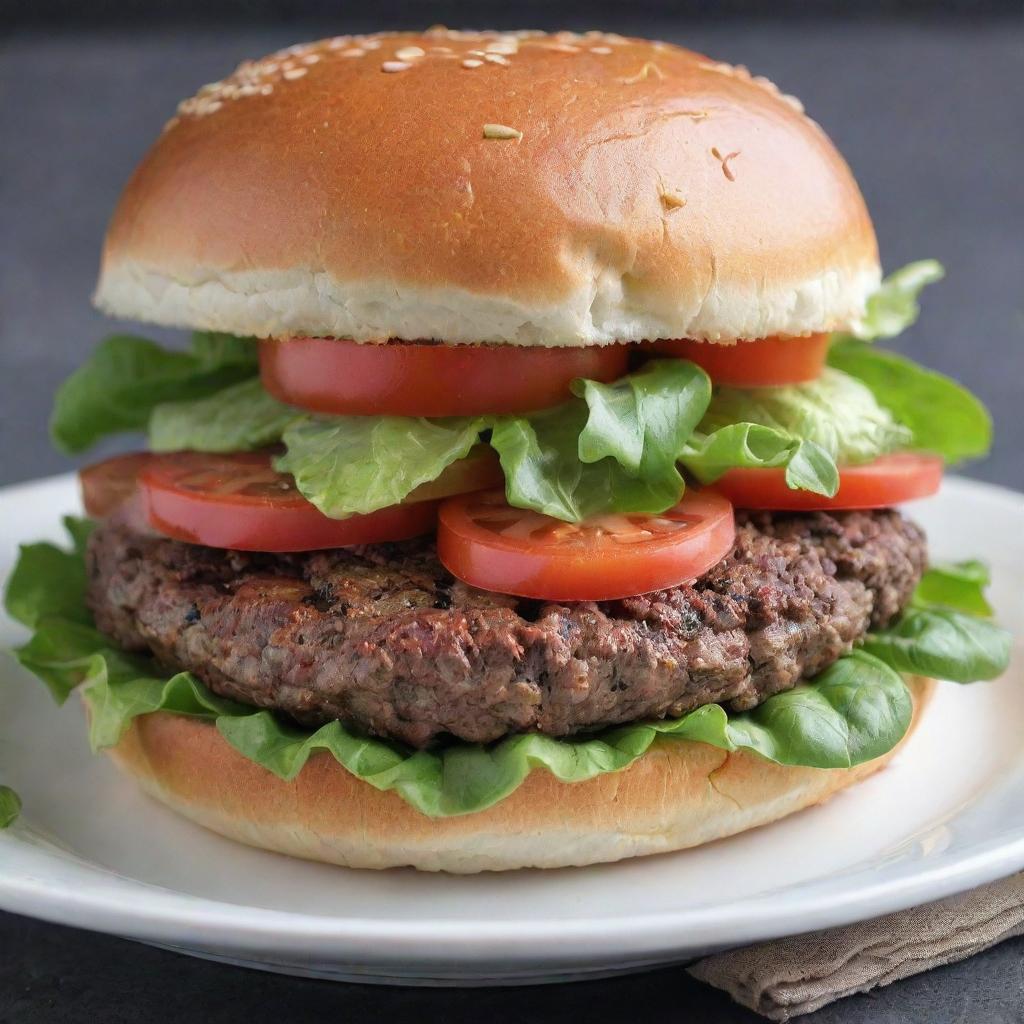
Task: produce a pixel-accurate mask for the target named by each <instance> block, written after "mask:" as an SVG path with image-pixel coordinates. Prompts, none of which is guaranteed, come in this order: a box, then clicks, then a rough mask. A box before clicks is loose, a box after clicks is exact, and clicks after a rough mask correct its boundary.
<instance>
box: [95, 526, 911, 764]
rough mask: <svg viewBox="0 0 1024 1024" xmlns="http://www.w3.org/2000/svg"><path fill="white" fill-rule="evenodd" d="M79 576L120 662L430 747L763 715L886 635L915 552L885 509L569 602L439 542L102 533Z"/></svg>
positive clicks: (741, 543) (774, 536) (743, 532)
mask: <svg viewBox="0 0 1024 1024" xmlns="http://www.w3.org/2000/svg"><path fill="white" fill-rule="evenodd" d="M88 561H89V603H90V606H91V608H92V610H93V612H94V614H95V617H96V623H97V625H98V627H99V628H100V629H101V630H102V631H103V632H104V633H106V634H108V635H110V636H111V637H113V638H114V639H115V640H116V641H117V642H118V643H119V644H120V645H121V646H122V647H124V648H127V649H130V650H148V651H151V652H152V653H153V654H155V655H156V657H157V658H158V659H159V660H160V661H161V662H163V663H164V664H166V665H167V666H169V667H171V668H174V669H187V670H189V671H191V672H193V673H195V675H197V676H198V677H199V678H200V679H202V680H203V681H204V682H205V683H206V684H207V685H208V686H209V687H210V688H211V689H212V690H213V691H215V692H216V693H219V694H221V695H222V696H225V697H232V698H234V699H236V700H239V701H243V702H245V703H248V704H252V705H257V706H259V707H267V708H274V709H276V710H278V711H280V712H284V713H286V714H287V715H290V716H292V717H293V718H295V719H297V720H298V721H299V722H302V723H305V724H308V725H315V724H318V723H321V722H325V721H329V720H331V719H340V720H341V721H342V722H345V723H347V724H349V725H352V726H355V727H357V728H358V729H361V730H365V731H367V732H369V733H372V734H375V735H378V736H387V737H392V738H395V739H398V740H401V741H403V742H405V743H407V744H410V745H412V746H414V747H422V746H425V745H427V744H429V743H430V742H431V741H432V740H434V739H436V738H437V737H440V736H444V735H447V734H450V735H453V736H457V737H459V738H460V739H463V740H469V741H480V742H486V741H490V740H495V739H498V738H499V737H501V736H504V735H506V734H508V733H515V732H523V731H527V730H538V731H540V732H543V733H547V734H549V735H552V736H565V735H570V734H572V733H575V732H578V731H580V730H585V729H593V728H596V727H599V726H605V725H613V724H620V723H623V722H630V721H635V720H637V719H644V718H661V717H666V716H668V717H676V716H679V715H682V714H684V713H685V712H687V711H690V710H692V709H693V708H696V707H700V706H701V705H703V704H710V703H724V704H727V705H728V706H729V707H730V708H731V709H733V710H744V709H747V708H751V707H754V706H755V705H757V704H759V703H760V702H761V701H763V700H764V699H765V698H766V697H769V696H770V695H771V694H773V693H778V692H779V691H781V690H786V689H789V688H790V687H792V686H795V685H796V684H797V683H798V682H799V681H800V680H801V679H802V678H805V677H808V676H812V675H814V674H815V673H816V672H819V671H821V670H822V669H824V668H825V667H827V666H828V665H829V664H831V663H832V662H833V661H835V660H836V659H837V658H838V657H839V656H840V655H841V654H843V653H844V652H845V651H848V650H849V649H850V647H851V645H852V644H853V642H854V641H855V640H857V639H858V638H859V637H860V636H862V635H863V634H864V633H865V632H866V631H867V630H868V629H869V628H870V627H873V626H884V625H885V624H887V623H888V622H889V621H891V620H892V619H893V618H894V617H895V616H896V615H897V614H898V613H899V612H900V611H901V609H902V608H903V606H904V605H905V603H906V602H907V600H908V599H909V597H910V594H911V592H912V591H913V588H914V586H915V585H916V583H917V581H918V579H919V577H920V574H921V572H922V570H923V568H924V564H925V542H924V536H923V534H922V532H921V530H920V529H919V528H918V527H916V526H915V525H913V524H912V523H910V522H908V521H907V520H905V519H904V518H903V517H902V516H901V515H900V514H899V513H897V512H894V511H879V512H847V513H835V514H827V513H812V514H807V513H804V514H781V513H775V514H769V513H752V514H749V515H743V514H740V515H739V516H738V521H737V535H736V544H735V547H734V548H733V550H732V552H731V553H730V554H729V555H728V556H727V557H726V558H724V559H723V560H722V561H721V562H719V563H718V565H716V566H715V567H714V568H712V569H711V570H710V571H709V572H708V573H707V574H706V575H704V576H703V577H702V578H701V579H699V580H697V581H696V582H695V583H693V584H692V585H689V586H682V587H676V588H674V589H672V590H665V591H661V592H658V593H654V594H645V595H643V596H641V597H632V598H626V599H623V600H618V601H605V602H597V603H592V602H587V603H579V604H545V603H542V602H537V601H526V600H521V599H518V598H513V597H506V596H503V595H500V594H491V593H485V592H483V591H480V590H475V589H473V588H471V587H468V586H466V585H464V584H462V583H460V582H459V581H457V580H455V579H454V578H453V577H452V576H451V575H450V574H449V573H448V572H447V571H446V570H445V569H444V567H443V566H442V565H441V564H440V562H438V560H437V555H436V553H435V550H434V545H433V541H430V540H418V541H408V542H404V543H400V544H380V545H374V546H372V547H364V548H353V549H342V550H336V551H323V552H315V553H310V554H302V555H262V554H243V553H239V552H232V551H219V550H214V549H211V548H204V547H198V546H195V545H191V544H184V543H180V542H178V541H172V540H165V539H162V538H158V537H152V536H143V535H140V534H138V533H134V532H132V531H131V530H130V529H129V528H127V527H125V526H120V525H117V524H115V523H106V524H103V525H101V526H99V527H98V528H97V530H96V531H95V533H94V534H93V536H92V539H91V541H90V543H89V551H88Z"/></svg>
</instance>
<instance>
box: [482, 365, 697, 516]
mask: <svg viewBox="0 0 1024 1024" xmlns="http://www.w3.org/2000/svg"><path fill="white" fill-rule="evenodd" d="M573 390H574V392H575V393H576V395H577V398H576V399H574V400H572V401H569V402H567V403H565V404H564V405H560V406H557V407H556V408H554V409H548V410H545V411H543V412H539V413H534V414H532V415H530V416H529V417H520V416H505V417H501V418H499V419H498V420H497V421H496V422H495V423H494V425H493V429H492V432H491V439H490V443H491V446H492V447H493V448H494V449H495V450H496V451H497V452H498V456H499V458H500V459H501V466H502V469H503V470H504V472H505V490H506V496H507V498H508V501H509V504H511V505H515V506H517V507H519V508H530V509H534V510H536V511H537V512H542V513H544V514H545V515H549V516H554V517H555V518H556V519H562V520H565V521H567V522H579V521H580V520H582V519H586V518H588V517H589V516H595V515H601V514H604V513H608V512H618V513H629V512H663V511H664V510H665V509H667V508H671V507H672V506H673V505H675V504H676V503H677V502H678V501H679V499H680V498H681V497H682V496H683V490H684V486H685V485H684V483H683V478H682V476H681V475H680V473H679V470H678V468H677V466H676V462H677V460H678V458H679V455H680V454H681V453H682V451H683V448H684V445H685V442H686V439H687V438H688V437H689V436H690V434H691V433H692V431H693V428H694V427H695V426H696V424H697V422H698V421H699V420H700V418H701V417H702V416H703V414H704V410H705V408H706V407H707V403H708V398H709V396H710V391H711V388H710V382H709V381H708V378H707V375H706V374H705V373H704V371H703V370H701V369H699V368H698V367H696V366H694V364H693V363H690V362H687V361H685V360H671V359H664V360H656V361H653V362H651V363H648V364H647V366H645V367H644V368H643V369H641V370H638V371H637V372H636V373H633V374H630V375H628V376H626V377H623V378H622V379H621V380H618V381H616V382H615V383H614V384H598V383H596V382H594V381H577V382H575V384H574V386H573Z"/></svg>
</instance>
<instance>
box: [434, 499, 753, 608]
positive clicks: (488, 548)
mask: <svg viewBox="0 0 1024 1024" xmlns="http://www.w3.org/2000/svg"><path fill="white" fill-rule="evenodd" d="M734 536H735V525H734V522H733V515H732V506H731V505H730V504H729V502H728V501H726V500H725V499H724V498H723V497H722V496H721V495H719V494H716V493H715V492H714V491H708V490H702V491H697V490H691V491H687V493H686V496H685V497H684V498H683V500H682V501H681V502H680V503H679V504H678V505H676V506H675V508H672V509H669V510H668V511H667V512H663V513H661V515H651V516H648V515H607V516H599V517H597V518H595V519H591V520H588V521H587V522H584V523H564V522H562V521H561V520H559V519H552V518H551V517H550V516H544V515H541V514H540V513H538V512H533V511H529V510H527V509H520V508H512V507H511V506H510V505H508V504H507V503H506V501H505V496H504V494H503V493H502V492H501V491H487V492H485V493H481V494H470V495H462V496H460V497H457V498H450V499H449V500H448V501H446V502H444V503H443V504H442V505H441V512H440V522H439V525H438V533H437V553H438V556H439V558H440V559H441V562H442V563H443V564H444V566H445V568H447V569H448V571H449V572H451V573H452V575H454V576H457V577H458V578H459V579H461V580H463V581H464V582H466V583H468V584H470V585H471V586H474V587H479V588H481V589H482V590H491V591H497V592H499V593H503V594H515V595H517V596H519V597H531V598H538V599H540V600H547V601H604V600H611V599H613V598H619V597H629V596H631V595H633V594H644V593H648V592H650V591H653V590H664V589H665V588H666V587H674V586H678V585H679V584H680V583H683V582H686V581H687V580H694V579H696V578H697V577H698V576H700V575H702V574H703V573H704V572H706V571H707V570H708V569H709V568H711V566H713V565H714V564H715V563H716V562H718V561H720V560H721V559H722V558H724V557H725V555H726V554H728V552H729V550H730V549H731V547H732V543H733V539H734Z"/></svg>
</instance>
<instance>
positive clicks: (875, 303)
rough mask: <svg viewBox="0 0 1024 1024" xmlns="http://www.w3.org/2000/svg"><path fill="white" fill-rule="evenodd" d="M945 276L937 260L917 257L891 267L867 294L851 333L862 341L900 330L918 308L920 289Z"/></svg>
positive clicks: (893, 334) (882, 336)
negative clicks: (891, 271)
mask: <svg viewBox="0 0 1024 1024" xmlns="http://www.w3.org/2000/svg"><path fill="white" fill-rule="evenodd" d="M945 276H946V271H945V270H944V269H943V267H942V264H941V263H939V262H938V260H918V261H917V262H916V263H908V264H907V265H906V266H905V267H901V268H900V269H899V270H896V271H894V272H893V273H891V274H890V275H889V276H888V277H887V278H886V279H885V280H884V281H883V282H882V283H881V285H879V287H878V290H877V291H876V292H874V294H872V295H871V296H870V297H869V298H868V301H867V304H866V306H865V310H864V315H863V316H862V317H861V318H860V320H859V322H858V323H857V324H856V325H855V327H854V330H853V332H852V333H853V336H854V337H856V338H860V339H861V340H862V341H876V340H877V339H878V338H895V337H896V335H897V334H902V333H903V331H905V330H906V329H907V328H908V327H909V326H910V325H911V324H912V323H913V322H914V321H915V320H916V319H917V317H918V314H919V313H920V312H921V309H920V307H919V306H918V304H917V297H918V296H919V295H920V294H921V290H922V289H923V288H925V287H926V286H927V285H930V284H934V282H936V281H941V280H942V278H944V277H945Z"/></svg>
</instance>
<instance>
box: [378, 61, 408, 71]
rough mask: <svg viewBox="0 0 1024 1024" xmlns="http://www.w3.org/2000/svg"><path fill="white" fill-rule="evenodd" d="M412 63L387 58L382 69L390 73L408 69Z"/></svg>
mask: <svg viewBox="0 0 1024 1024" xmlns="http://www.w3.org/2000/svg"><path fill="white" fill-rule="evenodd" d="M411 67H412V65H411V64H409V63H407V62H406V61H404V60H386V61H384V63H383V64H381V66H380V69H381V71H386V72H387V73H388V74H394V73H395V72H397V71H408V70H409V68H411Z"/></svg>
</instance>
